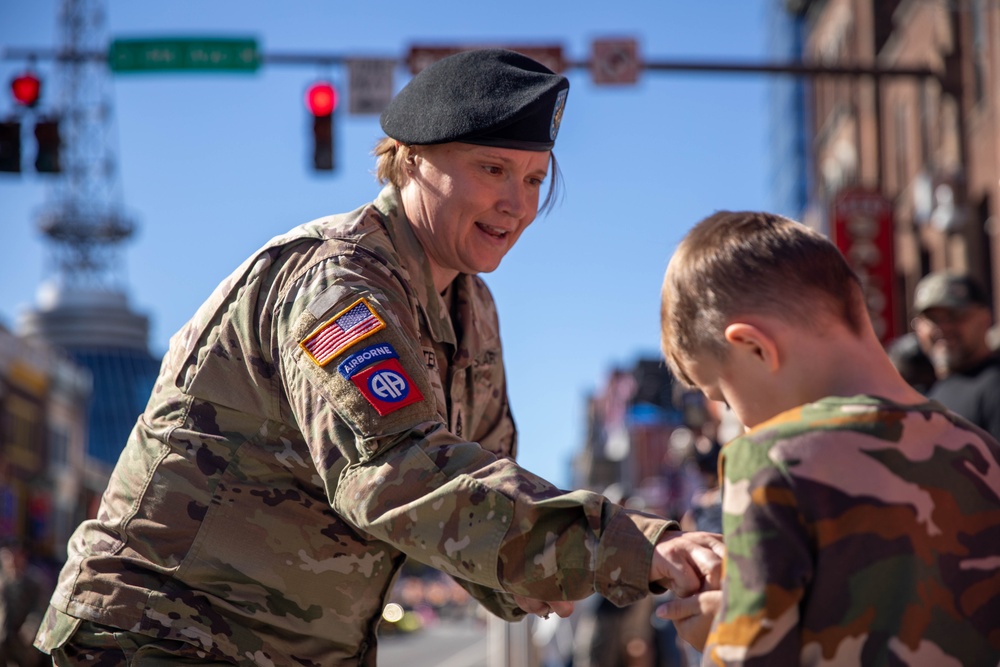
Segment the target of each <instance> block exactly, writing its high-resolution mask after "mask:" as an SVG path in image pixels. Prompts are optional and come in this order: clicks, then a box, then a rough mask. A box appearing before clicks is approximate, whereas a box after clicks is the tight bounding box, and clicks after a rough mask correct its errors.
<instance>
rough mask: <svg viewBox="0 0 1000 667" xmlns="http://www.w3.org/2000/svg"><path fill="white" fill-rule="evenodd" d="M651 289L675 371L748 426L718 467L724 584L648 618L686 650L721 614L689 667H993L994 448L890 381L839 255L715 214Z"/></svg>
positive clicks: (997, 504)
mask: <svg viewBox="0 0 1000 667" xmlns="http://www.w3.org/2000/svg"><path fill="white" fill-rule="evenodd" d="M662 296H663V303H662V312H661V315H662V344H663V352H664V354H665V356H666V359H667V362H668V363H669V364H670V366H671V368H672V370H673V371H674V372H675V373H676V374H677V376H678V377H679V378H681V379H682V380H684V381H685V382H687V383H689V384H690V385H692V386H695V387H698V388H699V389H701V390H702V391H703V392H704V393H705V395H706V396H707V397H708V398H711V399H714V400H720V401H726V402H727V403H728V404H729V406H730V408H731V409H732V410H733V411H734V412H735V414H736V416H737V417H739V418H740V421H741V422H742V423H743V424H744V425H745V426H746V428H747V429H748V430H747V432H746V433H745V434H744V435H742V436H740V437H738V438H736V439H735V440H733V441H732V442H730V443H729V444H727V445H726V446H725V447H724V449H723V451H722V458H721V462H720V469H721V475H722V479H723V512H724V517H723V526H724V536H725V542H726V548H727V556H726V561H725V565H724V572H725V574H724V577H723V585H722V591H721V595H720V593H719V592H717V591H716V592H709V593H702V594H700V595H699V596H695V597H692V598H687V599H684V600H678V601H675V602H672V603H670V604H668V605H667V607H666V608H665V609H664V610H662V613H661V615H663V616H667V617H670V618H673V619H674V620H675V623H677V625H678V627H679V629H680V630H681V632H682V634H683V636H685V638H686V639H688V640H689V641H691V642H692V643H693V644H695V645H696V646H699V644H701V643H702V642H703V641H704V634H705V631H706V630H707V628H708V623H709V622H710V619H711V618H712V615H713V612H716V609H717V613H715V614H714V616H715V619H714V623H712V625H711V632H710V634H709V636H708V640H707V645H705V647H704V663H703V664H706V665H799V664H801V665H824V666H826V665H928V666H931V665H933V666H934V667H942V666H945V665H955V666H959V665H964V666H968V665H990V667H996V665H997V664H998V662H1000V463H998V461H1000V445H998V443H997V442H996V441H995V440H993V439H992V438H991V437H990V436H989V435H988V434H986V433H985V432H984V431H982V430H981V429H979V428H977V427H976V426H973V425H972V424H970V423H969V422H967V421H965V420H964V419H962V418H961V417H958V416H956V415H955V414H953V413H951V412H948V411H947V410H945V409H944V408H943V406H941V405H940V404H938V403H935V402H928V401H927V399H926V398H924V397H923V396H922V395H920V394H919V393H917V392H916V391H915V390H914V389H912V388H911V387H910V386H909V385H908V384H907V383H906V381H904V380H903V379H902V378H901V377H900V375H899V374H898V373H897V371H896V370H895V368H894V367H893V365H892V363H891V362H890V360H889V358H888V357H887V356H886V354H885V352H884V351H883V348H882V346H881V344H880V343H879V340H878V339H877V337H876V336H875V333H874V331H873V330H872V327H871V324H870V322H869V319H868V315H867V312H866V309H865V304H864V298H863V293H862V290H861V286H860V283H859V282H858V279H857V277H856V276H855V275H854V273H853V272H852V271H851V269H850V267H849V266H848V265H847V263H846V262H845V261H844V258H843V257H842V255H841V254H840V252H839V251H838V250H837V249H836V247H835V246H834V245H833V244H831V243H830V242H829V241H828V240H827V239H826V238H825V237H823V236H822V235H821V234H819V233H817V232H814V231H812V230H810V229H809V228H807V227H805V226H804V225H801V224H799V223H797V222H794V221H792V220H788V219H785V218H782V217H779V216H776V215H771V214H767V213H755V212H740V213H732V212H720V213H716V214H715V215H712V216H711V217H709V218H706V219H705V220H703V221H701V222H700V223H699V224H698V225H696V226H695V227H694V229H692V230H691V231H690V233H689V234H688V235H687V236H686V237H685V239H684V240H683V242H682V243H681V244H680V246H679V248H678V250H677V252H676V254H675V255H674V257H673V258H672V259H671V261H670V265H669V267H668V268H667V274H666V279H665V281H664V284H663V295H662ZM997 400H1000V397H998V398H997ZM699 647H700V646H699Z"/></svg>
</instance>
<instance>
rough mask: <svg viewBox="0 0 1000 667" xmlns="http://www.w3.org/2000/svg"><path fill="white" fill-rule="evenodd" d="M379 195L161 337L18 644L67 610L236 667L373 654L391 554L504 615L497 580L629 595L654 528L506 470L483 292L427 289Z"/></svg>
mask: <svg viewBox="0 0 1000 667" xmlns="http://www.w3.org/2000/svg"><path fill="white" fill-rule="evenodd" d="M398 197H399V194H398V192H397V191H396V190H395V189H393V188H391V187H389V188H386V189H385V190H383V192H382V193H381V194H380V196H379V198H378V199H377V200H376V202H375V203H374V205H370V206H366V207H363V208H361V209H358V210H356V211H354V212H352V213H349V214H346V215H342V216H334V217H331V218H323V219H320V220H316V221H313V222H311V223H308V224H306V225H303V226H302V227H299V228H297V229H295V230H293V231H292V232H290V233H288V234H286V235H284V236H280V237H277V238H275V239H273V240H272V241H271V242H270V243H268V244H267V245H266V246H265V247H264V248H263V249H262V250H260V251H259V252H258V253H257V254H256V255H254V256H253V257H251V258H250V259H249V260H248V261H247V262H246V263H244V264H243V265H242V266H241V267H240V268H239V269H237V270H236V272H235V273H233V274H232V275H231V276H230V277H229V278H228V279H226V280H225V281H224V282H223V284H222V285H221V286H220V287H219V288H218V289H217V290H216V291H215V292H214V294H213V295H212V296H211V298H210V299H209V300H208V301H207V302H206V303H205V304H204V305H203V306H202V307H201V309H200V310H199V311H198V312H197V314H196V315H195V316H194V318H193V319H192V320H191V321H190V322H189V323H188V324H187V325H186V326H185V327H184V328H183V329H182V330H181V331H180V332H179V333H178V334H177V335H176V336H174V338H173V339H172V340H171V344H170V349H169V351H168V352H167V355H166V357H165V359H164V362H163V366H162V369H161V372H160V376H159V378H158V380H157V383H156V385H155V387H154V389H153V393H152V396H151V398H150V401H149V405H148V406H147V408H146V411H145V413H144V414H143V415H142V417H141V418H140V419H139V422H138V424H137V426H136V428H135V430H134V431H133V433H132V435H131V437H130V439H129V441H128V444H127V446H126V448H125V450H124V452H123V454H122V456H121V459H120V461H119V463H118V465H117V467H116V468H115V470H114V473H113V474H112V477H111V481H110V484H109V486H108V489H107V491H106V493H105V495H104V497H103V500H102V504H101V508H100V512H99V516H98V518H97V519H96V520H94V521H88V522H85V523H84V524H83V525H82V526H81V527H80V528H79V529H78V530H77V532H76V533H75V535H74V536H73V538H72V539H71V540H70V545H69V554H70V556H69V561H68V563H67V564H66V566H65V568H64V569H63V572H62V575H61V578H60V583H59V587H58V590H57V591H56V593H55V595H54V596H53V599H52V603H51V607H50V612H49V614H48V617H47V622H46V624H45V627H43V629H42V630H41V631H40V633H39V638H38V641H37V643H38V645H39V647H41V648H44V649H52V648H53V647H56V646H58V645H59V644H60V643H61V642H64V641H65V639H66V637H67V636H68V635H69V634H71V633H72V632H73V630H74V626H75V625H77V624H76V623H75V621H74V618H76V619H87V620H89V621H92V622H95V623H99V624H104V625H108V626H112V627H116V628H123V629H126V630H129V631H131V632H133V633H140V634H142V635H153V636H156V637H159V638H162V639H165V640H179V641H182V642H187V643H188V644H190V645H193V646H195V647H197V648H198V649H199V650H203V651H204V652H206V654H208V655H209V656H210V657H211V658H213V659H222V660H231V661H236V662H238V663H240V664H259V665H270V664H305V665H373V664H375V642H376V628H377V624H378V620H379V618H380V614H381V611H382V608H383V605H384V604H385V602H386V597H387V595H388V594H389V592H390V589H391V587H392V584H393V581H394V579H395V577H396V574H397V572H398V571H399V568H400V566H401V565H402V564H403V561H404V560H405V558H406V557H412V558H415V559H417V560H419V561H421V562H423V563H426V564H428V565H431V566H433V567H435V568H438V569H440V570H443V571H445V572H447V573H449V574H451V575H453V576H454V577H455V578H456V579H458V580H459V582H460V583H463V585H464V586H466V587H467V588H468V589H469V590H470V592H471V593H472V594H473V595H474V596H475V597H476V598H477V599H478V600H480V601H481V603H482V604H484V605H485V606H486V607H487V608H488V609H490V610H491V611H492V612H494V613H495V614H497V615H499V616H501V617H503V618H506V619H511V620H513V619H516V618H519V617H521V616H523V612H521V611H520V610H518V609H517V608H516V605H515V604H514V603H513V599H512V597H511V595H510V593H517V594H521V595H525V596H529V597H533V598H537V599H546V600H564V599H579V598H583V597H586V596H587V595H589V594H591V593H593V592H594V591H595V590H596V591H597V592H599V593H601V594H603V595H605V596H607V597H608V598H610V599H611V600H612V601H614V602H615V603H617V604H628V603H631V602H633V601H635V600H637V599H640V598H642V597H643V596H645V595H647V594H648V593H649V590H650V587H649V582H648V578H649V572H650V563H651V559H652V553H653V546H654V545H655V543H656V541H657V540H658V538H659V537H660V535H661V533H662V532H663V531H664V530H665V529H667V528H669V527H674V526H675V525H676V524H673V523H672V522H666V521H663V520H661V519H656V518H654V517H651V516H647V515H643V514H641V513H636V512H630V511H625V510H623V509H622V508H620V507H619V506H617V505H614V504H611V503H610V502H609V501H607V500H606V499H604V498H603V497H602V496H598V495H596V494H592V493H588V492H583V491H575V492H564V491H561V490H559V489H556V488H554V487H553V486H552V485H550V484H549V483H547V482H546V481H544V480H542V479H540V478H538V477H536V476H534V475H532V474H531V473H529V472H527V471H526V470H524V469H522V468H519V467H518V466H517V465H516V464H515V463H514V462H513V460H512V457H513V455H514V453H515V438H516V436H515V429H514V423H513V421H512V419H511V415H510V410H509V407H508V402H507V391H506V390H507V388H506V382H505V376H504V369H503V358H502V354H501V347H500V336H499V329H498V322H497V317H496V312H495V309H494V304H493V301H492V298H491V296H490V294H489V291H488V290H487V288H486V286H485V284H484V283H483V282H482V280H481V279H480V278H478V277H476V276H470V275H460V276H458V278H456V280H455V281H454V282H453V283H452V285H451V287H450V288H449V289H448V290H447V291H446V292H445V295H444V296H443V297H442V296H441V295H439V294H438V293H437V291H436V290H435V289H434V286H433V282H432V281H431V278H430V271H429V266H428V264H427V260H426V258H425V255H424V253H423V251H422V249H421V247H420V245H419V243H418V242H417V240H416V237H415V236H414V235H413V232H412V229H411V227H410V224H409V222H408V221H407V220H406V219H405V217H404V216H403V214H402V210H401V208H400V206H399V199H398ZM53 610H58V612H62V613H57V612H56V611H53ZM64 614H66V615H64ZM67 615H68V616H67ZM86 627H91V626H89V625H88V626H86Z"/></svg>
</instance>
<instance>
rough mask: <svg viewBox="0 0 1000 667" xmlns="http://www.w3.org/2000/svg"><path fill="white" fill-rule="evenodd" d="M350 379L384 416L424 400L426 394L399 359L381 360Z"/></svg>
mask: <svg viewBox="0 0 1000 667" xmlns="http://www.w3.org/2000/svg"><path fill="white" fill-rule="evenodd" d="M350 380H351V382H353V383H354V385H355V386H356V387H357V388H358V389H360V390H361V395H362V396H364V397H365V398H366V399H368V402H369V403H371V404H372V406H373V407H374V408H375V409H376V410H377V411H378V413H379V414H380V415H382V416H383V417H384V416H386V415H387V414H389V413H390V412H395V411H396V410H399V409H400V408H404V407H406V406H407V405H412V404H413V403H419V402H420V401H422V400H424V395H423V394H421V393H420V390H419V389H418V388H417V385H415V384H414V383H413V380H411V379H410V377H409V376H408V375H407V374H406V371H404V370H403V367H402V366H400V365H399V360H398V359H393V358H389V359H386V360H385V361H380V362H379V363H377V364H374V365H372V366H369V367H367V368H365V369H364V370H362V371H360V372H358V373H354V374H352V375H351V377H350Z"/></svg>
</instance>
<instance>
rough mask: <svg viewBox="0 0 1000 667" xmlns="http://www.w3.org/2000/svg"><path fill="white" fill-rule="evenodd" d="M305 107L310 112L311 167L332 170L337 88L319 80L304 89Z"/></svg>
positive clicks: (317, 169)
mask: <svg viewBox="0 0 1000 667" xmlns="http://www.w3.org/2000/svg"><path fill="white" fill-rule="evenodd" d="M306 108H307V109H308V110H309V113H310V114H312V117H313V119H312V120H313V122H312V135H313V169H314V170H316V171H333V168H334V159H333V112H334V110H335V109H336V108H337V89H336V88H334V87H333V85H332V84H331V83H329V82H327V81H319V82H317V83H314V84H312V85H311V86H309V89H308V90H307V91H306Z"/></svg>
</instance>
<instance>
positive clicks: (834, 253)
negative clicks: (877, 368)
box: [660, 211, 868, 385]
mask: <svg viewBox="0 0 1000 667" xmlns="http://www.w3.org/2000/svg"><path fill="white" fill-rule="evenodd" d="M661 297H662V302H661V309H660V343H661V346H662V349H663V354H664V357H665V358H666V360H667V363H668V364H669V365H670V368H671V370H672V371H673V372H674V374H675V375H676V376H677V377H678V378H679V379H681V380H682V381H683V382H686V383H687V384H689V385H690V384H692V383H691V381H690V379H689V378H688V377H687V375H686V374H685V373H684V363H685V361H687V360H690V359H691V358H692V357H693V356H694V355H695V354H698V353H702V352H707V353H709V354H712V355H713V356H715V357H716V358H717V359H724V358H725V354H726V345H725V338H724V336H725V329H726V326H728V324H729V323H730V322H731V319H732V318H733V317H735V316H738V315H745V314H750V313H759V314H767V315H770V316H773V317H777V318H780V319H782V320H784V321H788V322H793V323H795V324H797V325H800V326H804V327H815V326H822V324H819V323H817V319H818V318H817V315H818V314H819V312H825V313H827V314H829V315H831V316H833V317H835V318H837V319H839V320H840V321H841V322H843V323H844V324H845V325H847V327H848V329H849V330H850V331H852V332H853V333H855V334H860V333H861V330H862V323H863V320H862V318H866V317H868V315H867V310H866V308H865V304H864V296H863V292H862V289H861V283H860V281H859V280H858V277H857V275H855V273H854V271H853V270H851V267H850V266H849V265H848V264H847V261H846V260H845V259H844V256H843V255H842V254H841V253H840V251H839V250H838V249H837V247H836V246H835V245H833V243H831V242H830V241H829V239H827V238H826V237H825V236H823V235H822V234H820V233H819V232H816V231H814V230H812V229H810V228H808V227H806V226H805V225H803V224H801V223H798V222H795V221H794V220H789V219H788V218H784V217H782V216H779V215H774V214H772V213H761V212H754V211H740V212H731V211H720V212H718V213H715V214H714V215H711V216H709V217H708V218H705V219H704V220H702V221H701V222H699V223H698V224H697V225H695V226H694V227H693V228H692V229H691V231H689V232H688V233H687V235H686V236H685V237H684V239H683V240H682V241H681V243H680V245H679V246H678V247H677V251H676V252H675V253H674V256H673V257H672V258H671V260H670V263H669V265H668V266H667V272H666V276H665V277H664V281H663V289H662V292H661Z"/></svg>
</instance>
